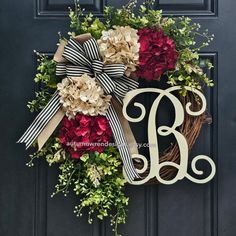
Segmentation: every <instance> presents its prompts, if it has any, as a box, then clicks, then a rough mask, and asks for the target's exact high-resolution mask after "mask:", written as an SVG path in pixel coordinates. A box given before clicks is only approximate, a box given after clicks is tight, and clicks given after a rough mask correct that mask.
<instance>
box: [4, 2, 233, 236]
mask: <svg viewBox="0 0 236 236" xmlns="http://www.w3.org/2000/svg"><path fill="white" fill-rule="evenodd" d="M80 2H81V5H82V8H85V9H86V11H92V12H93V13H94V15H96V16H98V17H101V16H102V12H103V9H104V6H105V5H106V4H107V5H113V6H116V7H119V6H121V5H122V4H125V3H127V2H128V0H120V1H117V0H107V1H105V0H91V1H90V0H81V1H80ZM139 2H141V1H139ZM68 6H73V3H72V0H31V1H26V0H21V1H17V0H12V1H9V0H2V1H1V4H0V35H1V38H0V55H1V64H0V69H1V86H0V100H1V105H0V114H1V122H0V130H1V131H2V132H1V134H2V135H0V147H1V149H0V158H1V164H0V187H1V188H0V235H1V236H2V235H3V236H55V235H57V236H67V235H68V236H75V235H76V236H78V235H80V236H110V235H112V232H111V229H110V226H109V222H105V223H100V222H99V221H96V222H95V223H94V225H93V226H90V225H88V224H87V220H86V217H83V218H79V219H77V218H76V217H75V215H73V209H74V205H75V204H76V203H77V202H78V199H77V198H76V197H75V196H74V195H73V194H69V195H68V196H67V199H65V198H64V197H63V196H56V197H55V198H54V199H51V197H50V195H51V193H52V192H53V191H54V185H55V184H56V181H57V179H56V178H57V169H56V168H54V167H52V168H50V170H49V168H48V167H47V165H46V164H45V162H44V160H39V161H36V165H35V167H34V168H31V169H29V168H27V167H25V163H26V161H27V160H26V158H25V157H26V152H25V150H24V148H23V145H16V144H15V141H16V140H17V139H18V138H19V137H20V135H21V134H22V132H23V131H24V130H25V128H26V127H27V126H28V124H29V123H30V121H31V120H32V118H33V115H30V114H29V112H28V111H27V108H26V102H27V101H28V100H30V99H31V98H32V97H33V93H34V90H35V89H37V88H35V85H34V82H33V77H34V74H35V70H36V66H37V60H36V57H35V55H34V53H33V50H34V49H37V51H39V52H43V53H46V54H48V55H53V52H54V51H55V49H56V43H57V32H58V31H61V32H62V34H64V35H65V34H66V32H67V31H68V30H69V29H68V23H69V20H68V17H67V15H68V11H67V8H68ZM156 8H158V9H163V11H164V14H165V15H174V16H177V15H187V16H190V17H192V18H193V19H194V20H195V21H196V22H199V23H200V24H202V26H203V28H209V31H210V32H212V33H214V34H215V35H216V37H215V41H214V42H213V43H212V45H211V46H210V47H209V48H208V49H207V51H204V52H202V53H201V57H202V58H208V59H210V60H211V61H212V63H213V64H214V70H213V71H212V72H211V73H210V74H209V76H210V77H211V78H212V79H213V80H214V81H215V87H214V88H213V89H211V90H209V89H207V90H206V94H207V101H208V112H209V113H210V114H211V115H212V118H213V123H212V124H211V125H207V124H205V125H204V127H203V129H202V132H201V135H200V137H199V139H198V141H197V143H196V145H195V147H194V149H193V150H192V152H191V157H194V156H196V155H198V154H201V153H202V154H206V155H209V156H211V157H212V158H213V159H214V161H215V163H216V165H217V176H216V177H215V179H214V180H213V181H212V182H211V183H209V184H206V185H196V184H193V183H190V182H189V181H182V182H180V183H177V184H175V185H172V186H163V185H161V186H158V185H155V186H139V187H134V186H127V193H128V195H129V197H130V205H129V212H128V219H127V224H126V225H124V226H122V227H121V231H122V233H123V235H124V236H133V235H135V236H235V235H236V233H235V232H236V224H235V223H234V221H235V217H236V203H235V196H236V188H235V179H236V171H235V168H236V159H235V156H236V145H235V140H236V137H235V132H234V130H235V128H236V122H235V117H236V115H235V114H236V112H235V111H236V105H235V104H236V103H235V102H234V101H235V100H236V93H235V86H236V82H235V78H234V75H235V74H236V73H235V68H236V67H235V60H234V58H233V56H234V55H235V53H236V45H235V41H236V28H235V27H234V12H235V10H236V2H235V1H234V0H224V1H219V2H218V1H217V0H159V1H156ZM141 86H143V87H145V86H147V84H146V83H145V82H142V83H141ZM139 99H140V100H142V101H143V102H144V103H145V104H146V105H147V106H148V105H149V103H150V98H149V97H140V98H139ZM132 127H133V128H134V130H137V129H135V128H136V127H135V126H132ZM145 127H146V124H145V122H144V123H143V124H142V128H140V129H138V132H137V131H135V136H136V137H137V139H138V141H140V142H141V141H142V142H145V141H146V139H147V137H146V133H145V130H146V128H145ZM144 152H146V150H144ZM203 166H204V165H203ZM204 168H205V169H207V168H206V167H205V166H204Z"/></svg>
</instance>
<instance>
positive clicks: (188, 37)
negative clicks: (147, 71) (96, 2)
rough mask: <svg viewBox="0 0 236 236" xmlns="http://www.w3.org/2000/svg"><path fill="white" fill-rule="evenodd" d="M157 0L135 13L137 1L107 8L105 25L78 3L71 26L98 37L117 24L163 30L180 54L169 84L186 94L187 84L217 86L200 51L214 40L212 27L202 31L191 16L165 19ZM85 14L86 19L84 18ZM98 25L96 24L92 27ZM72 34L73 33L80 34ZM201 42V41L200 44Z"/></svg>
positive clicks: (196, 86)
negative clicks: (210, 32) (155, 7)
mask: <svg viewBox="0 0 236 236" xmlns="http://www.w3.org/2000/svg"><path fill="white" fill-rule="evenodd" d="M154 2H155V1H153V0H146V1H144V4H141V6H140V7H139V10H138V14H135V9H136V8H137V7H136V5H137V1H136V0H130V1H129V2H128V4H127V5H125V6H123V7H122V8H121V9H115V8H114V7H111V6H109V7H105V10H104V22H105V23H104V24H103V23H102V22H101V21H100V20H98V19H95V20H93V15H92V14H89V15H85V16H84V14H83V10H81V8H80V7H79V5H77V4H78V3H77V4H76V6H77V7H76V9H75V11H73V10H71V12H70V18H71V26H72V29H75V32H76V33H87V32H89V33H91V34H92V35H95V36H96V38H98V37H99V36H100V35H101V34H102V31H103V30H109V29H111V28H112V27H113V26H115V25H118V26H126V25H129V26H131V27H133V28H135V29H140V28H144V27H151V28H155V29H156V30H160V29H162V30H163V31H164V33H165V35H168V36H169V37H170V38H172V39H173V40H174V42H175V47H176V50H177V53H178V59H177V64H176V70H174V71H168V72H166V75H167V77H168V81H167V83H168V84H170V85H171V86H176V85H180V86H181V87H182V90H181V91H180V93H181V94H182V95H183V96H185V95H186V89H185V86H189V87H191V88H193V89H202V86H203V85H207V86H210V87H211V86H213V85H214V84H213V81H212V80H209V79H208V78H207V75H206V73H204V72H203V70H202V68H201V67H200V59H199V54H198V52H199V51H200V50H201V49H202V48H204V47H207V46H208V45H209V44H210V42H211V41H212V40H213V38H214V35H210V34H209V33H208V30H203V31H201V26H200V24H197V23H194V22H192V20H191V19H190V18H189V17H178V18H170V17H169V18H165V17H163V16H162V11H161V10H154V9H153V7H154ZM81 16H84V19H83V20H82V19H80V18H81ZM93 25H94V27H92V26H93ZM76 33H72V34H74V35H75V34H76ZM197 42H198V43H197ZM205 64H206V65H207V66H208V68H209V69H211V68H212V64H211V63H210V62H207V61H206V63H205Z"/></svg>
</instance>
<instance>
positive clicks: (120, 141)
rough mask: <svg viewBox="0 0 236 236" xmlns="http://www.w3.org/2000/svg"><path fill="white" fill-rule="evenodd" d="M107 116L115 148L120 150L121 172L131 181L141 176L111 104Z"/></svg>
mask: <svg viewBox="0 0 236 236" xmlns="http://www.w3.org/2000/svg"><path fill="white" fill-rule="evenodd" d="M107 118H108V120H109V122H110V126H111V129H112V132H113V136H114V139H115V142H116V144H117V148H118V150H119V152H120V156H121V159H122V161H123V172H124V176H125V177H126V179H127V181H128V182H129V183H132V181H133V180H135V179H136V178H141V177H140V176H139V174H138V173H137V171H136V169H135V167H134V164H133V161H132V155H131V153H130V150H129V147H128V145H127V140H126V138H125V135H124V131H123V129H122V126H121V123H120V121H119V118H118V115H117V113H116V111H115V109H114V107H113V106H112V105H111V106H110V107H109V109H108V111H107Z"/></svg>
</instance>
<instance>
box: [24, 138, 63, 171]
mask: <svg viewBox="0 0 236 236" xmlns="http://www.w3.org/2000/svg"><path fill="white" fill-rule="evenodd" d="M33 146H34V147H36V146H37V144H36V142H35V143H34V144H33ZM39 158H45V159H46V161H47V162H48V164H49V165H50V166H51V165H52V164H54V163H60V162H63V161H65V160H66V159H68V156H67V155H66V152H65V150H64V149H63V148H62V146H61V144H60V142H59V139H58V138H57V137H55V135H52V136H51V137H50V138H49V140H48V141H47V142H46V143H45V145H44V146H43V148H42V149H41V150H39V151H36V152H35V153H34V154H32V155H30V161H29V162H28V163H27V164H26V165H27V166H29V167H32V166H34V160H35V159H39Z"/></svg>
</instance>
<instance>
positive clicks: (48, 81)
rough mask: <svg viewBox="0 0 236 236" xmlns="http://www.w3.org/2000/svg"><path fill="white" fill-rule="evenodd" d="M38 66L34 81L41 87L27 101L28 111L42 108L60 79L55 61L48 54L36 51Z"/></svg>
mask: <svg viewBox="0 0 236 236" xmlns="http://www.w3.org/2000/svg"><path fill="white" fill-rule="evenodd" d="M35 53H36V55H37V56H38V63H39V65H38V67H37V71H38V73H37V74H36V76H35V78H34V81H35V82H36V83H38V84H39V86H40V87H42V88H43V89H42V90H41V91H36V92H35V99H33V100H32V101H29V102H28V104H27V107H28V108H29V110H30V112H35V111H40V110H42V109H43V108H44V107H45V106H46V104H47V103H48V101H49V100H50V98H51V94H52V92H53V91H54V90H55V89H56V88H57V83H58V82H59V81H60V79H59V78H58V77H57V76H56V62H55V61H54V60H52V59H49V58H48V56H46V55H44V54H40V53H38V52H36V51H35Z"/></svg>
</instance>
